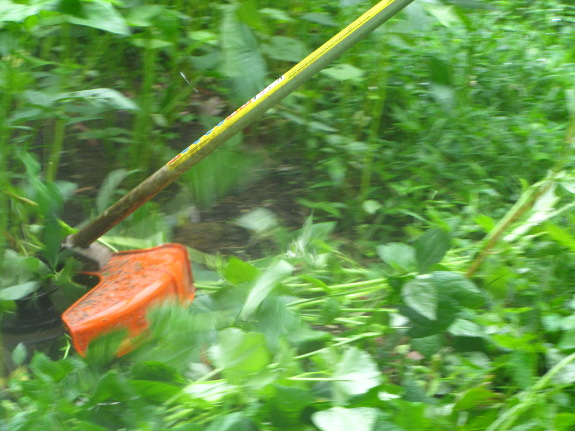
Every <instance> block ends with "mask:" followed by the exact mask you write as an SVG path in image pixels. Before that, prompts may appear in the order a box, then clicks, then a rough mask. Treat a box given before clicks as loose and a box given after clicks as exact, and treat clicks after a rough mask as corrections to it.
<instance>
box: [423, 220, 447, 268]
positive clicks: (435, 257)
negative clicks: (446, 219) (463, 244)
mask: <svg viewBox="0 0 575 431" xmlns="http://www.w3.org/2000/svg"><path fill="white" fill-rule="evenodd" d="M450 247H451V236H450V235H449V234H448V233H447V232H445V231H444V230H442V229H431V230H428V231H427V232H425V233H424V234H423V235H421V236H420V237H419V238H417V240H416V241H415V256H416V259H417V270H418V271H419V273H420V274H425V273H426V272H428V270H429V269H430V268H431V266H433V265H435V264H436V263H439V262H441V260H442V259H443V257H444V256H445V254H446V253H447V251H448V250H449V248H450Z"/></svg>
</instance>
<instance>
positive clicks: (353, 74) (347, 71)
mask: <svg viewBox="0 0 575 431" xmlns="http://www.w3.org/2000/svg"><path fill="white" fill-rule="evenodd" d="M321 73H322V74H323V75H326V76H328V77H330V78H332V79H335V80H337V81H361V80H362V79H363V77H364V75H365V71H364V70H362V69H359V68H357V67H355V66H352V65H351V64H346V63H343V64H337V65H335V66H333V67H328V68H327V69H324V70H322V71H321Z"/></svg>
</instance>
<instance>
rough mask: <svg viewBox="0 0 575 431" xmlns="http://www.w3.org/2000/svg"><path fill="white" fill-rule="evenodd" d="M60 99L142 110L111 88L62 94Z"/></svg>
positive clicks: (129, 109)
mask: <svg viewBox="0 0 575 431" xmlns="http://www.w3.org/2000/svg"><path fill="white" fill-rule="evenodd" d="M59 98H60V99H83V100H85V101H89V102H92V103H95V104H101V105H104V106H106V107H108V108H111V109H123V110H126V111H137V110H138V109H140V108H139V107H138V105H136V103H135V102H134V101H133V100H131V99H129V98H127V97H126V96H124V95H123V94H122V93H120V92H119V91H116V90H113V89H111V88H93V89H91V90H82V91H72V92H69V93H62V94H61V96H60V97H59Z"/></svg>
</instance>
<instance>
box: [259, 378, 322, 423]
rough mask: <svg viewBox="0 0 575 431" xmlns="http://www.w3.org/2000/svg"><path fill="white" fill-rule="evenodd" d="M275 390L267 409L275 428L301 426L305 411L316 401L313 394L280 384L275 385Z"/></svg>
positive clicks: (269, 399) (268, 401) (268, 400)
mask: <svg viewBox="0 0 575 431" xmlns="http://www.w3.org/2000/svg"><path fill="white" fill-rule="evenodd" d="M273 390H274V392H275V393H274V396H273V397H270V398H268V399H267V402H266V407H267V408H268V409H269V411H270V418H271V420H272V422H273V424H274V426H276V427H278V429H285V428H287V427H289V426H297V425H299V424H300V423H301V415H302V412H303V410H304V409H305V408H306V407H308V406H309V405H310V404H311V403H313V401H314V396H313V395H312V392H310V391H308V390H305V389H302V388H295V387H290V386H283V385H279V384H275V385H274V386H273Z"/></svg>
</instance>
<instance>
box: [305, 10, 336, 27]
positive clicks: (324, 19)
mask: <svg viewBox="0 0 575 431" xmlns="http://www.w3.org/2000/svg"><path fill="white" fill-rule="evenodd" d="M301 19H303V20H305V21H309V22H315V23H316V24H321V25H325V26H327V27H337V26H338V24H337V22H336V21H335V20H334V19H333V18H332V17H331V16H330V15H329V14H327V13H325V12H310V13H306V14H304V15H302V16H301Z"/></svg>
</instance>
